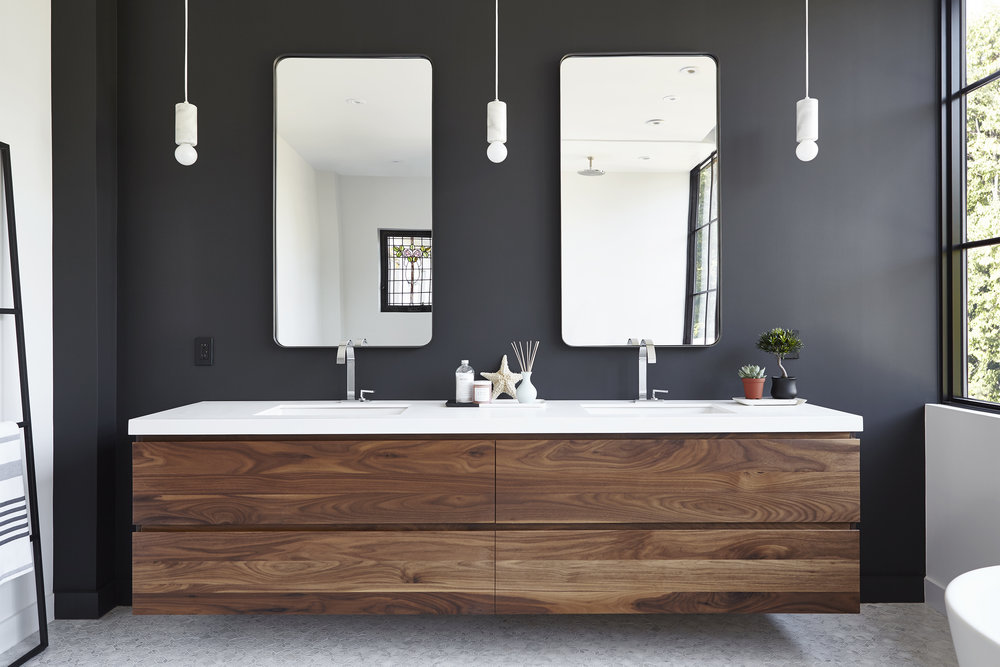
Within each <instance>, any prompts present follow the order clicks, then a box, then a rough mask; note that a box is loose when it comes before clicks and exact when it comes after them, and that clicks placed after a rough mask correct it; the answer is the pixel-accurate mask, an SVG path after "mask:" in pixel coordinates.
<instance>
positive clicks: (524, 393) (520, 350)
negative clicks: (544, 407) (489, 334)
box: [510, 340, 539, 403]
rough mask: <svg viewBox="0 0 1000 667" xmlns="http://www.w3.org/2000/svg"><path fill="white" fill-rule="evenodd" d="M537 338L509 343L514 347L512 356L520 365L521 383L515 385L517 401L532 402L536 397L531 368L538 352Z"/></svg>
mask: <svg viewBox="0 0 1000 667" xmlns="http://www.w3.org/2000/svg"><path fill="white" fill-rule="evenodd" d="M538 343H539V341H537V340H529V341H525V342H523V343H522V342H521V341H515V342H512V343H511V344H510V346H511V347H512V348H514V356H515V357H517V363H518V365H519V366H520V367H521V384H519V385H518V386H517V402H518V403H534V402H535V399H536V398H537V397H538V390H537V389H535V385H533V384H531V369H532V367H533V366H534V365H535V355H537V354H538Z"/></svg>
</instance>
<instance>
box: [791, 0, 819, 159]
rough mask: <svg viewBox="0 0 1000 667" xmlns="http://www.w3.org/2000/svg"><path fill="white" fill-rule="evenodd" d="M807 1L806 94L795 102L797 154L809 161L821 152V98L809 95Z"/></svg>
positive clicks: (807, 19) (807, 23)
mask: <svg viewBox="0 0 1000 667" xmlns="http://www.w3.org/2000/svg"><path fill="white" fill-rule="evenodd" d="M805 1H806V96H805V97H803V98H802V99H801V100H799V101H798V102H796V103H795V140H796V141H797V142H798V144H799V145H798V146H796V147H795V156H796V157H797V158H799V159H800V160H802V161H803V162H809V161H810V160H812V159H813V158H814V157H816V155H817V154H818V153H819V146H817V145H816V140H817V139H819V100H817V99H815V98H813V97H809V0H805Z"/></svg>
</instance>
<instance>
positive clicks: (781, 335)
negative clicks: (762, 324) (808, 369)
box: [757, 327, 802, 398]
mask: <svg viewBox="0 0 1000 667" xmlns="http://www.w3.org/2000/svg"><path fill="white" fill-rule="evenodd" d="M757 349H758V350H761V351H763V352H767V353H769V354H773V355H774V356H775V358H776V359H777V360H778V368H780V369H781V376H777V375H773V376H771V397H772V398H795V396H796V394H797V393H798V390H797V389H796V387H795V378H794V377H789V376H788V371H786V370H785V366H784V365H783V364H782V363H781V362H782V361H784V359H785V357H787V356H788V355H789V354H795V353H796V352H798V351H799V350H801V349H802V340H801V339H800V338H799V337H798V336H797V335H796V334H795V332H794V331H792V330H791V329H782V328H780V327H779V328H775V329H771V330H770V331H765V332H764V333H762V334H761V335H760V338H759V339H758V340H757Z"/></svg>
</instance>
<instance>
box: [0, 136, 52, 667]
mask: <svg viewBox="0 0 1000 667" xmlns="http://www.w3.org/2000/svg"><path fill="white" fill-rule="evenodd" d="M10 165H11V163H10V146H9V145H8V144H5V143H3V142H0V181H2V182H3V203H4V206H5V207H6V218H7V243H8V245H9V246H10V277H11V288H12V292H13V296H14V307H13V308H0V316H4V317H13V318H14V331H15V333H16V338H17V366H18V373H19V374H20V379H21V421H20V422H18V426H20V427H21V429H22V430H23V431H24V462H25V467H26V468H27V472H28V477H27V480H26V481H27V485H28V489H27V491H28V520H29V525H30V529H31V535H30V540H31V556H32V561H33V565H34V572H35V597H36V604H37V607H38V645H37V646H35V647H33V648H32V649H31V650H30V651H28V652H27V653H25V654H24V655H22V656H21V657H20V658H17V659H16V660H14V662H12V663H10V667H17V665H22V664H24V663H25V662H27V661H28V660H30V659H31V658H33V657H35V656H36V655H38V654H39V653H41V652H42V651H44V650H45V648H46V647H47V646H48V645H49V629H48V625H47V622H46V621H47V615H46V613H45V579H44V577H43V576H42V534H41V531H40V530H39V527H38V491H37V484H36V482H35V480H36V475H35V446H34V441H33V439H32V433H31V408H30V401H29V400H28V370H27V364H26V360H25V353H24V311H23V310H22V309H21V269H20V264H19V263H18V256H17V227H16V225H15V224H14V186H13V185H12V183H11V166H10Z"/></svg>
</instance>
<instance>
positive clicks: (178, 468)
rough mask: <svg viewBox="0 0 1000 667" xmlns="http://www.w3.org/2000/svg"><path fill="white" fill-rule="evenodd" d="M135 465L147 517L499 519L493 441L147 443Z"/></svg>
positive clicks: (194, 520)
mask: <svg viewBox="0 0 1000 667" xmlns="http://www.w3.org/2000/svg"><path fill="white" fill-rule="evenodd" d="M132 464H133V467H132V473H133V498H132V515H133V519H132V520H133V522H134V523H136V524H139V525H147V526H171V525H175V526H176V525H248V526H249V525H332V524H383V523H384V524H413V523H477V522H492V521H493V519H494V470H495V459H494V447H493V441H487V440H442V441H434V440H413V441H401V440H395V441H377V440H369V441H364V440H359V441H288V442H284V441H257V440H249V441H224V440H220V441H212V440H205V441H179V442H154V441H141V442H136V443H134V445H133V458H132Z"/></svg>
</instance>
